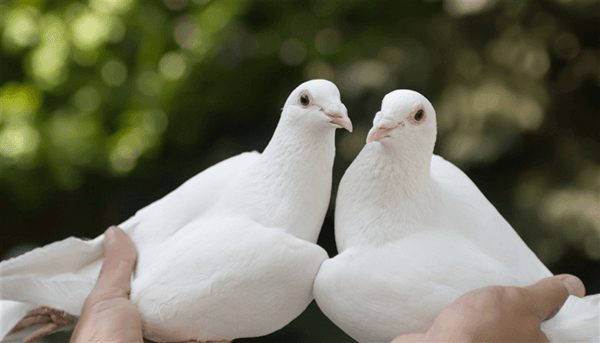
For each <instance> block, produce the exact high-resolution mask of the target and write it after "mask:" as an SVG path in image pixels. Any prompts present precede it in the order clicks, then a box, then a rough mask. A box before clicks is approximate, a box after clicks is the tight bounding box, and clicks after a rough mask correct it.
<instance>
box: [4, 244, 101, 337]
mask: <svg viewBox="0 0 600 343" xmlns="http://www.w3.org/2000/svg"><path fill="white" fill-rule="evenodd" d="M103 240H104V236H103V235H102V236H99V237H97V238H96V239H94V240H91V241H85V240H82V239H78V238H74V237H69V238H67V239H64V240H62V241H58V242H54V243H51V244H48V245H46V246H44V247H41V248H37V249H34V250H32V251H30V252H27V253H25V254H23V255H20V256H17V257H14V258H11V259H9V260H6V261H2V263H0V298H1V299H2V300H1V301H0V306H2V308H1V313H2V317H1V318H0V325H1V327H0V340H3V339H4V338H5V337H6V335H7V334H8V332H10V330H11V329H12V328H13V327H14V326H15V325H16V324H17V323H19V322H20V321H21V319H23V317H25V316H26V315H27V314H28V313H29V312H30V311H32V310H33V309H35V308H37V307H38V306H39V305H46V306H49V307H53V308H56V309H61V310H65V311H67V312H68V313H70V314H73V315H79V313H80V312H81V307H82V306H83V302H84V301H85V298H86V297H87V295H88V294H89V293H90V291H91V290H92V288H93V287H94V284H95V282H96V280H95V279H94V278H90V277H85V276H83V275H78V274H74V273H76V272H77V271H78V270H79V269H80V268H82V267H84V266H86V265H89V264H90V263H91V262H94V261H97V260H98V259H99V258H100V257H101V256H102V253H103V252H104V247H103V244H102V243H103ZM10 336H11V337H13V336H14V335H10ZM9 339H10V340H13V338H9Z"/></svg>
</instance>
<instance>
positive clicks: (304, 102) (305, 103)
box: [300, 93, 311, 107]
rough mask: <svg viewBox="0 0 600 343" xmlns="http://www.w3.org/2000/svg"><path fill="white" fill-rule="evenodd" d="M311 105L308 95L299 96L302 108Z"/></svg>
mask: <svg viewBox="0 0 600 343" xmlns="http://www.w3.org/2000/svg"><path fill="white" fill-rule="evenodd" d="M310 103H311V99H310V95H309V94H308V93H302V94H300V105H302V107H308V106H309V105H310Z"/></svg>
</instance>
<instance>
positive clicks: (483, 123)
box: [0, 0, 600, 342]
mask: <svg viewBox="0 0 600 343" xmlns="http://www.w3.org/2000/svg"><path fill="white" fill-rule="evenodd" d="M598 18H600V1H597V0H580V1H573V0H548V1H541V0H525V1H508V0H507V1H492V0H471V1H467V0H445V1H435V0H433V1H431V0H430V1H422V0H414V1H374V0H356V1H341V0H325V1H316V0H313V1H239V0H229V1H226V0H225V1H223V0H214V1H209V0H164V1H158V0H156V1H139V0H122V1H120V2H116V3H115V4H111V2H108V1H104V0H90V1H89V2H87V1H81V2H77V1H61V0H55V1H44V0H37V1H36V0H29V1H25V0H24V1H8V2H2V3H1V4H0V33H1V50H0V51H1V55H0V58H1V60H0V85H1V86H0V218H1V219H0V227H1V228H2V236H1V237H2V239H1V240H0V256H2V257H4V258H7V257H9V256H11V255H14V254H16V253H18V252H19V251H24V250H27V249H30V248H32V247H35V246H41V245H44V244H47V243H50V242H52V241H55V240H58V239H63V238H65V237H67V236H71V235H74V236H79V237H95V236H97V235H99V234H101V233H102V232H103V231H104V230H105V229H106V228H107V227H108V226H109V225H112V224H118V223H120V222H122V221H124V220H125V219H127V218H128V217H129V216H131V215H132V214H134V213H135V211H136V210H137V209H139V208H141V207H143V206H145V205H147V204H149V203H151V202H152V201H154V200H157V199H159V198H160V197H162V196H163V195H165V194H166V193H168V192H169V191H171V190H172V189H174V188H175V187H177V186H178V185H180V184H181V183H182V182H184V181H185V180H186V179H188V178H189V177H191V176H193V175H194V174H196V173H198V172H200V171H202V170H203V169H205V168H206V167H208V166H211V165H212V164H214V163H216V162H218V161H220V160H222V159H225V158H227V157H230V156H233V155H235V154H238V153H241V152H243V151H248V150H258V151H262V149H264V147H265V146H266V144H267V142H268V140H269V139H270V136H271V134H272V132H273V130H274V128H275V126H276V124H277V121H278V117H279V113H280V109H281V107H282V106H283V103H284V101H285V99H286V98H287V96H288V95H289V93H290V92H291V91H292V90H293V89H294V88H295V87H296V86H297V85H298V84H300V83H301V82H303V81H305V80H307V79H312V78H325V79H329V80H332V81H334V82H335V83H336V84H337V85H338V87H339V88H340V91H341V94H342V101H343V102H344V103H345V104H346V106H347V108H348V110H349V115H350V118H351V119H352V121H353V123H354V127H355V131H354V132H353V133H352V134H350V133H348V132H345V131H342V130H338V132H337V156H336V162H335V166H334V182H333V183H334V194H333V196H332V204H331V207H330V210H329V212H328V215H327V218H326V221H325V223H324V226H323V229H322V232H321V236H320V238H319V244H320V245H322V246H323V247H324V248H326V249H327V250H328V252H329V254H330V256H333V255H335V254H336V251H335V244H334V240H333V208H334V199H335V190H336V186H337V183H338V182H339V179H340V178H341V176H342V174H343V172H344V170H345V168H346V167H347V166H348V165H349V164H350V163H351V161H352V159H353V158H354V157H355V156H356V154H357V153H358V151H360V149H361V148H362V146H363V145H364V141H365V137H366V133H367V131H368V129H369V128H370V126H371V123H372V118H373V116H374V114H375V112H377V111H378V109H379V106H380V103H381V99H382V98H383V96H384V95H385V94H386V93H388V92H390V91H392V90H394V89H397V88H409V89H414V90H417V91H419V92H421V93H423V94H424V95H425V96H427V97H428V98H429V99H430V100H431V101H432V103H433V104H434V106H435V107H436V111H437V116H438V131H439V134H438V143H437V146H436V153H438V154H440V155H442V156H443V157H445V158H446V159H448V160H450V161H452V162H453V163H455V164H456V165H457V166H459V167H460V168H462V169H463V170H464V171H465V172H466V173H467V174H468V175H469V176H470V177H471V178H472V179H473V181H474V182H475V183H476V184H477V185H478V186H479V187H480V189H481V190H482V192H483V193H484V194H485V195H486V196H487V197H488V199H489V200H490V201H491V202H492V203H493V204H494V205H495V206H496V207H497V208H498V210H499V211H500V213H502V214H503V215H504V216H505V217H506V218H507V220H508V221H509V222H510V223H511V224H512V225H513V227H514V228H515V230H516V231H517V232H518V233H519V234H520V235H521V237H523V239H524V240H525V242H526V243H527V244H528V245H529V246H530V247H531V249H532V250H533V251H535V252H536V254H537V255H538V256H539V257H540V258H541V259H542V261H544V263H546V265H547V266H548V267H549V268H550V269H551V270H552V271H553V272H554V273H565V272H568V273H572V274H575V275H578V276H579V277H580V278H581V279H582V280H583V281H584V283H585V284H586V286H587V289H588V293H598V292H600V262H599V260H600V214H599V203H600V200H599V198H600V119H599V115H598V114H599V110H600V48H599V47H600V20H599V19H598ZM62 338H64V337H62V336H60V337H58V338H56V339H57V340H60V339H62ZM267 340H271V341H286V342H344V341H351V340H350V339H349V338H347V337H346V336H344V335H343V334H342V333H341V331H339V330H338V329H336V328H335V326H333V325H332V324H331V323H330V322H329V321H328V320H327V319H326V318H325V317H324V316H323V315H322V314H321V313H320V311H319V310H318V308H317V307H316V306H315V305H314V303H313V304H312V305H311V306H310V307H309V310H308V311H307V312H305V313H304V314H303V315H302V316H301V317H299V318H298V319H297V320H296V321H294V322H293V323H292V324H290V325H289V326H288V327H286V328H285V329H283V330H281V331H279V332H277V333H274V334H272V335H270V336H269V338H261V339H254V340H248V341H267Z"/></svg>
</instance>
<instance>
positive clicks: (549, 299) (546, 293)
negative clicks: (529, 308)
mask: <svg viewBox="0 0 600 343" xmlns="http://www.w3.org/2000/svg"><path fill="white" fill-rule="evenodd" d="M524 288H525V289H526V290H527V291H528V293H529V295H530V296H531V298H532V301H533V305H534V306H535V308H536V310H537V315H538V316H539V318H540V321H543V320H546V319H548V318H550V317H552V316H553V315H555V314H556V312H558V311H559V310H560V308H561V307H562V305H563V304H564V303H565V301H566V300H567V298H568V297H569V295H575V296H578V297H582V296H584V295H585V287H584V286H583V283H582V282H581V280H579V279H578V278H577V277H575V276H573V275H566V274H565V275H557V276H553V277H549V278H545V279H542V280H540V281H538V282H536V283H534V284H533V285H530V286H527V287H524Z"/></svg>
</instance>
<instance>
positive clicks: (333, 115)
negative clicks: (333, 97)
mask: <svg viewBox="0 0 600 343" xmlns="http://www.w3.org/2000/svg"><path fill="white" fill-rule="evenodd" d="M323 113H325V115H326V116H327V117H329V119H331V122H332V123H333V124H335V125H337V126H339V127H343V128H344V129H346V130H348V131H350V132H352V122H351V121H350V118H349V117H348V110H346V106H344V104H337V105H329V106H327V109H325V110H324V111H323Z"/></svg>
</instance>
